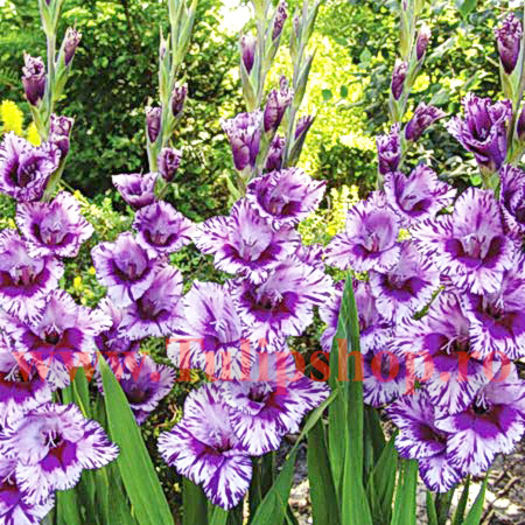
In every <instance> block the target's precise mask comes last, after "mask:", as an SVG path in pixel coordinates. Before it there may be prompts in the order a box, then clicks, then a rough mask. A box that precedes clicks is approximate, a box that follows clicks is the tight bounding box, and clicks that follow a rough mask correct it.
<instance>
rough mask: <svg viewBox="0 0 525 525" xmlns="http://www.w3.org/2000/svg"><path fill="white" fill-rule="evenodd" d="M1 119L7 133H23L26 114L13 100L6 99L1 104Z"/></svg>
mask: <svg viewBox="0 0 525 525" xmlns="http://www.w3.org/2000/svg"><path fill="white" fill-rule="evenodd" d="M0 119H1V120H2V124H3V131H4V132H5V133H7V132H9V131H13V132H15V133H16V134H17V135H22V129H23V125H24V114H23V113H22V111H21V109H20V108H19V107H18V106H17V105H16V104H15V103H14V102H13V101H12V100H4V101H3V102H2V103H1V104H0Z"/></svg>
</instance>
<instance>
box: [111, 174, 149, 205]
mask: <svg viewBox="0 0 525 525" xmlns="http://www.w3.org/2000/svg"><path fill="white" fill-rule="evenodd" d="M158 176H159V174H158V173H146V174H144V175H142V174H140V173H129V174H122V175H113V177H111V180H112V182H113V186H115V188H116V189H117V190H118V192H119V193H120V195H121V196H122V198H123V199H124V201H125V202H126V203H127V204H129V205H130V206H131V207H132V208H133V209H135V210H138V209H140V208H144V206H148V205H149V204H152V203H153V202H155V200H156V197H155V182H156V181H157V178H158Z"/></svg>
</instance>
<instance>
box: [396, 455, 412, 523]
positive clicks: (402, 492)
mask: <svg viewBox="0 0 525 525" xmlns="http://www.w3.org/2000/svg"><path fill="white" fill-rule="evenodd" d="M416 487H417V461H416V460H414V459H412V460H409V461H407V460H403V461H402V462H401V470H400V472H399V479H398V482H397V491H396V499H395V502H394V513H393V516H392V521H391V522H390V523H391V525H416V515H417V508H416Z"/></svg>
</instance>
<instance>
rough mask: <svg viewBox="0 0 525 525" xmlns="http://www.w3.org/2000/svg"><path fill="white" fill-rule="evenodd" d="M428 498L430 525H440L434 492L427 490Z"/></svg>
mask: <svg viewBox="0 0 525 525" xmlns="http://www.w3.org/2000/svg"><path fill="white" fill-rule="evenodd" d="M426 498H427V499H426V503H427V519H428V525H438V517H437V513H436V504H435V503H434V497H433V496H432V492H430V491H429V490H427V497H426Z"/></svg>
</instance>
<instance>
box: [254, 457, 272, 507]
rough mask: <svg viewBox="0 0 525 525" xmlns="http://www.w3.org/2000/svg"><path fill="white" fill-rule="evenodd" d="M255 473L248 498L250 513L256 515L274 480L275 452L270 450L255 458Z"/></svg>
mask: <svg viewBox="0 0 525 525" xmlns="http://www.w3.org/2000/svg"><path fill="white" fill-rule="evenodd" d="M252 461H253V474H252V481H251V483H250V495H249V498H248V501H249V506H250V515H251V516H254V515H255V511H256V510H257V507H258V506H259V505H260V503H261V501H262V500H263V498H264V496H265V494H266V493H267V492H268V490H269V489H270V487H271V486H272V484H273V482H274V472H275V453H274V452H270V453H269V454H265V455H264V456H262V457H259V458H253V460H252Z"/></svg>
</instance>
